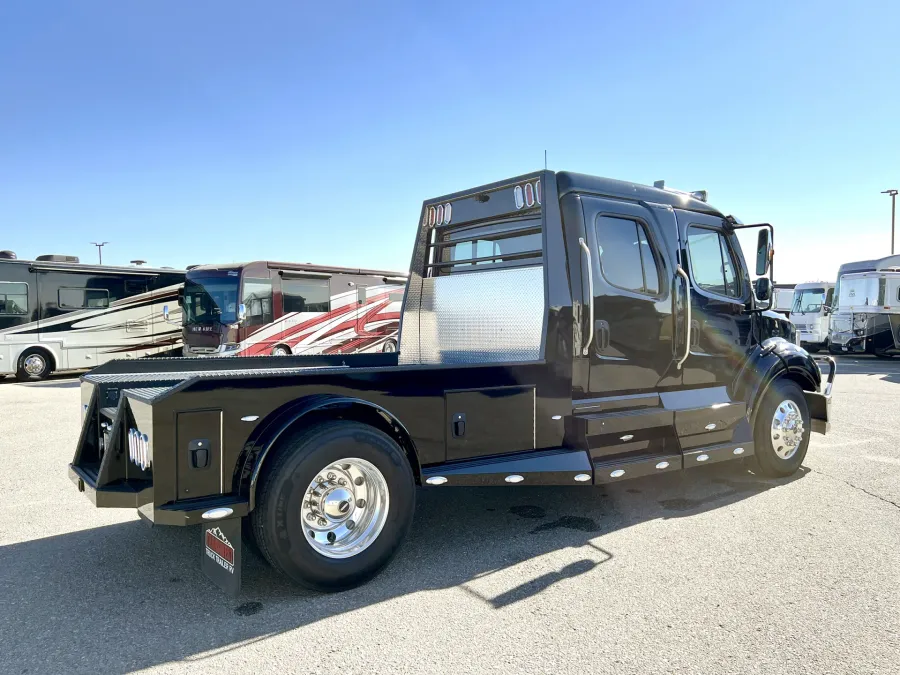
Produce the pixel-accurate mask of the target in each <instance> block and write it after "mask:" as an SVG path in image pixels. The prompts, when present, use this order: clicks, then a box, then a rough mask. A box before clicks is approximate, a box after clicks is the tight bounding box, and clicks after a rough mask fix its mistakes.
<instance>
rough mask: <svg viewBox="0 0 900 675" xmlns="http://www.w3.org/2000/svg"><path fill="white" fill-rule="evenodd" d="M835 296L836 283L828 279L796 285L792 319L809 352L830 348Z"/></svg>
mask: <svg viewBox="0 0 900 675" xmlns="http://www.w3.org/2000/svg"><path fill="white" fill-rule="evenodd" d="M833 297H834V284H832V283H830V282H827V281H809V282H806V283H802V284H797V285H796V286H795V287H794V302H793V304H792V306H791V314H790V319H791V323H793V324H794V326H795V327H796V328H797V337H798V338H799V340H800V346H801V347H803V348H804V349H806V350H807V351H809V352H813V353H814V352H817V351H819V350H820V349H827V348H828V329H829V327H830V325H831V305H832V303H833Z"/></svg>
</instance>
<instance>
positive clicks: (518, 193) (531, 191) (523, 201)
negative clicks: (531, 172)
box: [513, 178, 541, 209]
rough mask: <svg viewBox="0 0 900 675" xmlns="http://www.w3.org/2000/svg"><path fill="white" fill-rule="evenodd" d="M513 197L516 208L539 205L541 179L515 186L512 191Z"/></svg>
mask: <svg viewBox="0 0 900 675" xmlns="http://www.w3.org/2000/svg"><path fill="white" fill-rule="evenodd" d="M513 196H514V197H515V199H516V208H517V209H521V208H529V209H530V208H531V207H532V206H534V205H535V204H537V205H538V206H540V205H541V179H540V178H539V179H537V180H536V181H534V183H525V185H524V186H522V185H516V187H515V189H514V190H513Z"/></svg>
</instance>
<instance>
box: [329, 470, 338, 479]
mask: <svg viewBox="0 0 900 675" xmlns="http://www.w3.org/2000/svg"><path fill="white" fill-rule="evenodd" d="M335 478H337V476H335V475H334V474H333V473H331V472H330V471H329V472H328V480H330V481H332V480H334V479H335Z"/></svg>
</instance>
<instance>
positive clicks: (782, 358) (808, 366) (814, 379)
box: [735, 337, 822, 426]
mask: <svg viewBox="0 0 900 675" xmlns="http://www.w3.org/2000/svg"><path fill="white" fill-rule="evenodd" d="M783 377H786V378H788V379H790V380H793V381H795V382H797V384H799V385H800V387H801V388H802V389H804V390H805V391H818V390H819V387H820V386H821V384H822V372H821V371H820V370H819V366H818V365H817V364H816V362H815V360H814V359H813V357H812V356H810V354H809V352H807V351H806V350H805V349H803V348H802V347H799V346H797V345H796V344H794V343H793V342H788V341H787V340H785V339H784V338H778V337H776V338H769V339H767V340H765V341H763V343H762V344H759V345H756V346H755V347H754V348H753V350H752V351H751V352H750V355H749V357H748V358H747V361H746V362H745V364H744V367H743V368H742V369H741V372H740V373H738V377H737V380H736V383H735V390H736V391H737V393H738V397H739V400H744V401H747V403H748V408H747V412H748V416H749V420H750V424H751V426H752V425H754V424H755V422H756V411H757V410H758V408H759V402H760V401H761V400H762V397H763V396H765V394H766V392H767V391H768V389H769V387H770V386H771V385H772V383H773V382H774V381H775V380H777V379H779V378H783Z"/></svg>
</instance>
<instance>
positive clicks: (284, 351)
mask: <svg viewBox="0 0 900 675" xmlns="http://www.w3.org/2000/svg"><path fill="white" fill-rule="evenodd" d="M290 355H291V348H290V347H288V346H287V345H275V346H274V347H272V356H290Z"/></svg>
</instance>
